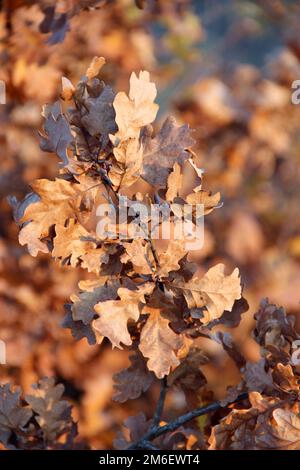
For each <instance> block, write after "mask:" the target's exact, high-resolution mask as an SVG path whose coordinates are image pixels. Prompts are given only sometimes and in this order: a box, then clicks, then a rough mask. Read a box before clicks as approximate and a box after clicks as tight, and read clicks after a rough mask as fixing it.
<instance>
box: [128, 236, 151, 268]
mask: <svg viewBox="0 0 300 470" xmlns="http://www.w3.org/2000/svg"><path fill="white" fill-rule="evenodd" d="M123 246H124V248H125V251H126V253H124V254H123V255H122V256H121V261H122V263H127V262H128V261H130V262H131V263H132V265H133V268H134V270H135V272H137V273H139V274H145V275H147V274H152V273H153V269H154V268H153V262H154V260H153V255H152V253H151V249H150V244H149V243H148V242H147V241H146V240H144V239H142V238H136V239H134V240H133V241H132V242H130V243H129V242H128V243H123Z"/></svg>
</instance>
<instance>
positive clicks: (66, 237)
mask: <svg viewBox="0 0 300 470" xmlns="http://www.w3.org/2000/svg"><path fill="white" fill-rule="evenodd" d="M55 232H56V237H55V238H54V240H53V245H54V246H53V250H52V255H53V256H54V257H56V258H61V260H62V262H63V261H64V260H65V259H67V258H70V264H71V266H73V267H75V266H76V265H77V263H78V258H80V257H81V256H82V255H84V254H86V253H88V252H89V251H90V250H92V249H93V248H94V243H93V242H90V241H85V240H83V239H82V238H83V237H86V236H88V234H89V232H87V230H85V228H84V227H82V225H80V224H79V223H77V224H76V223H75V221H74V219H70V221H69V224H68V226H67V227H64V226H63V225H59V224H56V226H55Z"/></svg>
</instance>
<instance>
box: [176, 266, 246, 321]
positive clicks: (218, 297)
mask: <svg viewBox="0 0 300 470" xmlns="http://www.w3.org/2000/svg"><path fill="white" fill-rule="evenodd" d="M182 288H183V290H184V296H185V299H186V301H187V304H188V306H189V308H199V307H200V308H202V307H206V309H207V310H205V311H204V317H203V318H202V319H201V321H202V323H204V324H207V323H209V322H210V321H212V320H214V319H216V318H220V317H221V315H222V314H223V312H224V310H227V311H231V309H232V307H233V305H234V301H235V300H236V299H239V298H240V297H241V284H240V278H239V270H238V269H237V268H236V269H235V270H234V271H233V272H232V273H231V274H230V275H228V276H226V275H224V265H223V264H217V265H216V266H214V267H212V268H210V269H209V270H208V271H207V273H206V274H205V276H204V277H203V278H202V279H199V278H198V277H197V276H196V277H193V278H192V279H191V281H189V282H187V283H185V284H184V285H182Z"/></svg>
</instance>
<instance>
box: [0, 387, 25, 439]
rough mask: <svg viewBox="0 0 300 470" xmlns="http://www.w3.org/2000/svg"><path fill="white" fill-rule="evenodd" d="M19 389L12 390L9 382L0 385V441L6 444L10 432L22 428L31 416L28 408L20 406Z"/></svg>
mask: <svg viewBox="0 0 300 470" xmlns="http://www.w3.org/2000/svg"><path fill="white" fill-rule="evenodd" d="M20 395H21V392H20V389H16V390H15V391H12V390H11V389H10V385H9V384H5V385H2V386H0V442H2V443H3V444H5V445H8V444H7V443H8V440H9V438H10V436H11V433H12V432H16V431H17V430H18V429H19V430H21V431H22V428H23V427H24V426H25V425H26V424H27V423H28V421H29V420H30V418H31V416H32V411H31V410H30V409H29V408H25V407H22V406H21V403H20Z"/></svg>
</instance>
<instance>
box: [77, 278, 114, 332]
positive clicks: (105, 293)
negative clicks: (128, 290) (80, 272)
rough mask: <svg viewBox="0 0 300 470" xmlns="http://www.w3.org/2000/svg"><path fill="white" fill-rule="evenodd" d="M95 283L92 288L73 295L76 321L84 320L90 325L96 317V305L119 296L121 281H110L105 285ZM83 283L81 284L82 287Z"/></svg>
mask: <svg viewBox="0 0 300 470" xmlns="http://www.w3.org/2000/svg"><path fill="white" fill-rule="evenodd" d="M99 284H100V282H99V283H97V284H96V285H93V286H92V288H91V289H89V290H84V291H83V292H80V293H79V294H75V295H72V296H71V300H72V302H73V305H72V317H73V320H75V321H78V320H80V321H82V322H83V323H84V324H85V325H89V324H90V323H91V321H92V320H93V319H94V317H95V315H96V312H95V309H94V307H95V305H96V304H98V303H99V302H105V301H107V300H112V299H116V298H117V292H118V289H119V287H120V283H119V282H118V281H116V282H110V283H106V284H104V285H99ZM81 286H82V284H80V287H81Z"/></svg>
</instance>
